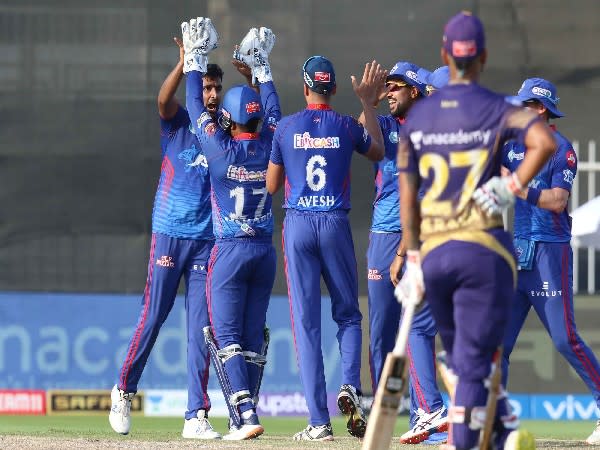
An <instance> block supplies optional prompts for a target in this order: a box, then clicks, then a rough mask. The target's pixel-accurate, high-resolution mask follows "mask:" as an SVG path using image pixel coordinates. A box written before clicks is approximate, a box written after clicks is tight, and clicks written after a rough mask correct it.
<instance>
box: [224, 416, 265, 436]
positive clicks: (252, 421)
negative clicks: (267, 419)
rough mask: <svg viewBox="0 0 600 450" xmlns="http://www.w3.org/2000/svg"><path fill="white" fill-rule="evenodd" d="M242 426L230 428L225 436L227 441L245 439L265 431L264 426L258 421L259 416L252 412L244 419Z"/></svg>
mask: <svg viewBox="0 0 600 450" xmlns="http://www.w3.org/2000/svg"><path fill="white" fill-rule="evenodd" d="M242 420H243V423H242V426H241V427H239V428H235V427H231V428H229V433H227V434H226V435H225V436H223V440H225V441H245V440H248V439H254V438H257V437H259V436H260V435H261V434H263V433H264V432H265V429H264V428H263V426H262V425H261V424H260V423H259V422H258V416H257V415H256V414H252V415H251V416H250V417H249V418H247V419H242Z"/></svg>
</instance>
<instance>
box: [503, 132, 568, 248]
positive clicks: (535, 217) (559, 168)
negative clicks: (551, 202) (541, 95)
mask: <svg viewBox="0 0 600 450" xmlns="http://www.w3.org/2000/svg"><path fill="white" fill-rule="evenodd" d="M551 128H552V129H553V131H554V138H555V139H556V143H557V149H556V152H555V153H554V155H552V158H550V160H548V162H547V163H546V164H545V165H544V167H543V168H542V169H541V170H540V172H539V173H538V174H537V175H536V176H535V177H534V178H533V180H531V181H530V182H529V187H532V188H535V189H540V190H541V189H552V188H556V187H558V188H561V189H564V190H566V191H568V192H569V193H570V192H571V188H572V187H573V179H574V178H575V174H576V173H577V155H575V151H574V150H573V146H572V145H571V143H570V142H569V140H568V139H567V138H566V137H564V136H563V135H562V134H560V133H559V132H558V131H557V130H556V128H555V127H554V126H551ZM503 156H504V160H503V165H504V166H505V167H506V168H508V169H509V170H510V171H511V172H514V171H515V170H517V167H519V164H521V161H522V160H523V157H524V156H525V146H524V145H523V143H522V142H519V141H510V142H507V143H506V144H505V146H504V152H503ZM514 234H515V237H517V238H524V239H528V240H530V241H538V242H540V241H541V242H569V241H570V240H571V218H570V216H569V213H568V211H567V209H566V208H565V210H564V211H562V212H561V213H555V212H552V211H549V210H547V209H543V208H538V207H537V206H533V205H532V204H530V203H528V202H527V201H526V200H522V199H520V198H517V201H516V203H515V230H514Z"/></svg>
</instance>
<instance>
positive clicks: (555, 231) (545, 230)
mask: <svg viewBox="0 0 600 450" xmlns="http://www.w3.org/2000/svg"><path fill="white" fill-rule="evenodd" d="M516 99H517V100H519V101H521V102H523V105H524V106H526V107H527V108H528V109H530V110H533V111H534V112H536V113H537V114H538V115H539V116H540V117H541V118H542V119H543V120H544V121H546V122H548V121H549V120H550V119H557V118H560V117H563V113H562V112H560V110H559V109H558V107H557V104H558V96H557V93H556V88H555V87H554V85H553V84H552V83H550V82H549V81H547V80H544V79H543V78H529V79H527V80H525V81H524V82H523V85H522V86H521V89H520V90H519V92H518V94H517V96H516ZM552 129H553V132H554V137H555V139H556V142H557V143H558V148H557V150H556V153H555V154H554V156H553V157H552V158H551V159H550V160H549V161H548V162H547V163H546V164H545V165H544V167H543V168H542V170H541V171H540V172H539V173H538V174H537V175H536V176H535V177H534V178H533V180H531V181H530V182H529V185H528V186H527V187H526V188H525V189H523V190H522V191H521V192H520V193H519V194H518V196H517V197H518V198H517V201H516V204H515V222H514V237H515V240H514V244H515V250H516V253H517V261H518V266H519V267H518V268H519V276H518V284H517V292H516V297H515V300H514V302H513V308H512V314H511V317H510V320H509V322H508V327H507V329H506V335H505V337H504V358H503V373H502V374H503V376H504V381H505V382H506V379H507V376H508V364H509V358H510V354H511V352H512V350H513V348H514V345H515V342H516V340H517V336H518V335H519V332H520V331H521V328H522V327H523V323H524V322H525V319H526V318H527V315H528V313H529V310H530V309H531V307H533V309H534V310H535V312H536V313H537V315H538V317H539V318H540V320H541V321H542V323H543V324H544V327H545V328H546V330H547V331H548V333H549V334H550V336H551V337H552V341H553V342H554V345H555V347H556V349H557V350H558V351H559V352H560V353H561V354H562V355H563V356H564V357H565V358H566V359H567V361H568V362H569V364H571V367H573V369H574V370H575V371H576V372H577V374H578V375H579V376H580V377H581V379H582V380H583V382H584V383H585V384H586V385H587V387H588V389H589V390H590V392H591V393H592V395H593V396H594V399H595V400H596V404H597V405H598V407H599V408H600V367H599V366H598V360H597V359H596V356H595V355H594V353H593V352H592V350H591V349H590V348H589V347H588V345H587V344H586V343H585V342H584V341H583V339H581V337H580V336H579V333H577V327H576V325H575V315H574V311H573V252H572V250H571V245H570V241H571V218H570V217H569V213H568V211H567V202H568V200H569V196H570V194H571V187H572V186H573V179H574V177H575V175H576V173H577V155H576V154H575V152H574V151H573V146H572V145H571V143H570V142H569V140H568V139H567V138H566V137H564V136H563V135H562V134H561V133H559V132H558V131H557V130H556V128H555V127H552ZM525 154H526V153H525V146H524V145H523V144H522V143H521V142H518V141H510V142H508V143H506V145H505V146H504V153H503V157H504V161H503V165H504V166H505V167H506V168H508V169H509V170H510V171H511V172H514V171H515V170H517V168H518V167H519V165H520V164H521V162H522V160H523V158H524V156H525ZM586 442H587V443H588V444H600V421H599V422H598V424H597V426H596V429H595V430H594V432H593V433H592V434H591V435H590V436H589V437H588V438H587V440H586Z"/></svg>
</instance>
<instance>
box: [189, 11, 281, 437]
mask: <svg viewBox="0 0 600 450" xmlns="http://www.w3.org/2000/svg"><path fill="white" fill-rule="evenodd" d="M207 21H208V22H207ZM203 22H204V26H205V27H208V26H209V25H208V24H209V23H210V20H209V19H204V20H203ZM199 23H200V20H199V21H198V24H199ZM210 27H212V25H210ZM191 28H192V30H193V25H192V27H191ZM198 29H201V26H200V25H198ZM212 29H213V30H214V28H212ZM190 33H192V31H190ZM215 33H216V32H215ZM259 35H260V37H259ZM184 36H185V32H184ZM255 39H256V43H257V45H266V44H263V42H264V41H265V40H267V41H269V42H270V44H268V45H267V46H269V47H270V48H272V46H273V44H274V41H275V36H274V35H273V33H272V32H271V30H268V29H266V28H261V30H260V32H259V31H258V30H257V29H256V28H253V29H251V30H250V32H249V33H248V35H247V36H246V38H244V40H243V41H242V45H241V46H240V47H241V48H244V45H245V44H244V43H246V42H247V41H251V40H252V41H254V40H255ZM270 48H269V49H268V50H267V51H266V55H263V57H264V58H265V60H266V58H267V57H268V52H270ZM236 54H238V53H236ZM266 64H267V67H266V69H268V73H264V72H262V73H261V74H259V76H258V77H256V68H253V69H252V70H253V76H255V78H256V79H257V81H258V86H259V91H260V95H259V94H258V93H257V92H256V91H255V90H254V89H252V88H250V87H248V86H235V87H233V88H231V89H230V90H229V91H228V92H227V93H226V94H225V97H224V99H223V108H222V113H223V117H222V118H221V119H222V120H220V123H219V124H217V123H216V122H215V120H214V118H213V116H212V115H211V114H210V113H209V112H208V111H207V110H206V108H205V107H204V105H203V103H202V86H203V78H202V75H203V74H202V68H201V67H200V68H198V69H192V70H190V71H189V72H188V73H187V84H186V88H187V89H186V92H187V106H188V109H189V111H190V118H191V120H192V123H193V124H194V125H195V127H196V135H197V137H198V140H199V142H200V143H201V145H202V148H203V149H204V152H205V155H206V159H207V162H208V169H209V172H210V181H211V188H212V192H211V202H212V211H213V230H214V234H215V237H216V242H215V245H214V247H213V250H212V252H211V255H210V261H209V269H208V270H209V274H208V286H207V292H208V305H209V313H210V321H211V325H212V330H213V333H214V338H215V341H216V345H217V347H218V349H219V357H220V361H221V363H222V365H223V367H224V371H225V374H226V377H227V384H228V385H224V383H223V381H222V380H220V381H221V387H222V388H223V393H224V394H225V395H226V397H227V398H226V401H227V403H228V404H230V406H231V407H233V409H234V411H235V416H236V417H238V414H239V418H240V420H239V424H238V426H237V428H234V429H231V430H230V433H229V434H227V435H226V436H224V439H229V440H244V439H251V438H255V437H257V436H259V435H260V434H262V433H263V432H264V428H263V427H262V425H260V423H259V421H258V417H257V415H256V403H255V402H256V401H257V399H256V398H254V395H255V394H256V393H257V392H258V388H257V385H258V383H260V373H261V370H260V367H261V366H260V365H259V364H258V361H257V359H258V358H257V357H258V356H262V357H264V356H266V355H263V354H262V350H263V341H264V328H265V322H266V313H267V308H268V306H269V299H270V296H271V289H272V288H273V282H274V281H275V264H276V254H275V249H274V247H273V245H272V242H271V241H272V235H273V213H272V211H271V201H272V200H271V196H270V195H269V193H268V192H267V189H266V186H265V178H266V170H267V165H268V162H269V155H270V154H271V142H272V140H273V133H274V131H275V128H276V126H277V123H278V121H279V119H280V117H281V112H280V107H279V98H278V96H277V92H276V90H275V86H274V84H273V81H272V77H271V73H270V68H269V67H268V62H267V63H266ZM263 69H264V67H263ZM261 75H262V76H261ZM261 120H263V121H264V123H263V126H262V127H261V128H260V132H258V130H259V129H258V126H259V123H260V121H261ZM263 365H264V364H263ZM232 420H234V422H235V417H232Z"/></svg>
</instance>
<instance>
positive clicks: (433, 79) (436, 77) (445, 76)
mask: <svg viewBox="0 0 600 450" xmlns="http://www.w3.org/2000/svg"><path fill="white" fill-rule="evenodd" d="M448 81H450V70H449V69H448V66H442V67H438V68H437V69H435V70H434V71H433V72H431V75H430V76H429V80H428V83H427V84H430V85H432V86H433V87H434V88H435V89H441V88H443V87H444V86H446V85H447V84H448Z"/></svg>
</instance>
